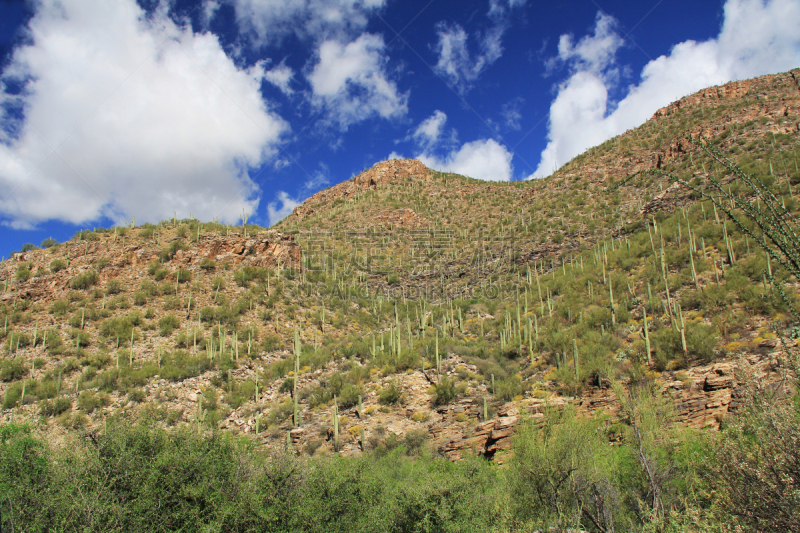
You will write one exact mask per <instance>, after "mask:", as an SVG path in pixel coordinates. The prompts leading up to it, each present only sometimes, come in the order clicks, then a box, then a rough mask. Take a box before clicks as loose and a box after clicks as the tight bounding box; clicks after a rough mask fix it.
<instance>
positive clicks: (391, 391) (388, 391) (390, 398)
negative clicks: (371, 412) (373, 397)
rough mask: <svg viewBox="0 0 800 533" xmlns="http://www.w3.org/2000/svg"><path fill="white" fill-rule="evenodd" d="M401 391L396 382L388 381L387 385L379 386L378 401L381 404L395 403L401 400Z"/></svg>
mask: <svg viewBox="0 0 800 533" xmlns="http://www.w3.org/2000/svg"><path fill="white" fill-rule="evenodd" d="M402 399H403V393H402V391H401V390H400V389H399V388H398V387H397V383H396V382H395V381H390V382H389V384H388V385H386V386H384V387H383V388H381V390H380V391H378V402H379V403H380V404H381V405H394V404H397V403H400V402H402Z"/></svg>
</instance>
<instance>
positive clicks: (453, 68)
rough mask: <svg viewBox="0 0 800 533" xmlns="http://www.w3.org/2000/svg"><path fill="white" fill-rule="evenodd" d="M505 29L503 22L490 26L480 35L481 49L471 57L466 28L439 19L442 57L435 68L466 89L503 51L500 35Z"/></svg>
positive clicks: (462, 88) (460, 87)
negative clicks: (482, 35)
mask: <svg viewBox="0 0 800 533" xmlns="http://www.w3.org/2000/svg"><path fill="white" fill-rule="evenodd" d="M504 31H505V27H504V25H497V26H495V27H493V28H492V29H491V30H489V31H488V32H487V33H486V35H485V36H484V37H483V39H481V42H480V49H481V51H480V53H479V54H476V55H475V57H471V55H470V52H469V49H468V46H467V40H468V36H467V32H466V31H464V28H462V27H461V26H459V25H458V24H447V23H444V22H442V23H439V24H438V26H437V30H436V35H437V37H438V39H439V41H438V43H437V44H436V53H437V54H438V56H439V60H438V62H437V63H436V65H435V66H434V70H435V71H436V72H437V73H438V74H439V75H440V76H442V77H443V78H445V79H446V80H447V82H448V83H450V84H451V85H453V86H454V87H455V88H456V89H457V90H458V91H459V92H461V93H464V92H466V91H467V90H469V88H470V86H471V84H472V83H473V82H474V81H475V80H477V79H478V77H479V76H480V75H481V73H482V72H483V70H484V69H485V68H486V67H488V66H489V65H491V64H492V63H494V62H495V61H497V60H498V59H499V58H500V56H501V55H503V47H502V43H501V38H502V36H503V32H504Z"/></svg>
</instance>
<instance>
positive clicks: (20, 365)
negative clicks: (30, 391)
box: [0, 359, 29, 382]
mask: <svg viewBox="0 0 800 533" xmlns="http://www.w3.org/2000/svg"><path fill="white" fill-rule="evenodd" d="M28 371H29V370H28V366H27V365H26V364H25V362H24V361H23V360H22V359H11V360H10V361H2V362H0V381H5V382H9V381H17V380H18V379H22V378H24V377H25V376H27V375H28Z"/></svg>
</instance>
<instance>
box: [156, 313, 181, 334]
mask: <svg viewBox="0 0 800 533" xmlns="http://www.w3.org/2000/svg"><path fill="white" fill-rule="evenodd" d="M180 325H181V321H180V319H179V318H178V317H176V316H175V315H166V316H164V317H161V318H160V319H159V320H158V332H159V333H160V334H161V336H162V337H168V336H170V335H172V332H173V331H175V330H176V329H178V328H179V327H180Z"/></svg>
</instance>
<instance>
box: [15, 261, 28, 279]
mask: <svg viewBox="0 0 800 533" xmlns="http://www.w3.org/2000/svg"><path fill="white" fill-rule="evenodd" d="M30 277H31V269H30V267H29V266H28V263H22V264H21V265H19V266H18V267H17V281H20V282H22V281H28V278H30Z"/></svg>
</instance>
